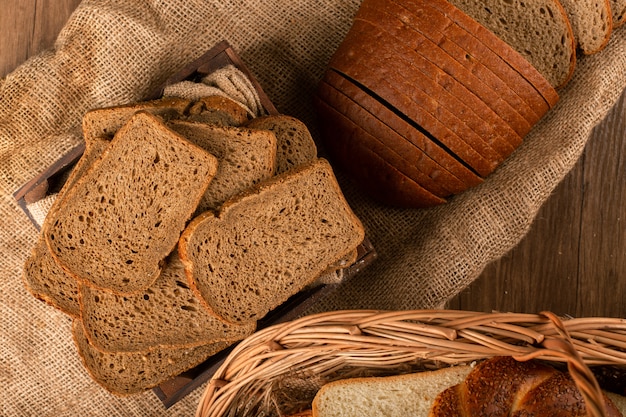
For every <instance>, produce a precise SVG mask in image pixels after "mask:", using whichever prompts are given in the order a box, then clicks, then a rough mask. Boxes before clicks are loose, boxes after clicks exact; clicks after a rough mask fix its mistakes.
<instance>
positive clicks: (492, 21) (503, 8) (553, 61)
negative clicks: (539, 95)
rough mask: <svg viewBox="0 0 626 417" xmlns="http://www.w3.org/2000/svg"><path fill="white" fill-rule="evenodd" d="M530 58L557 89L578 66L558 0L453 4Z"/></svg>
mask: <svg viewBox="0 0 626 417" xmlns="http://www.w3.org/2000/svg"><path fill="white" fill-rule="evenodd" d="M450 3H451V4H453V5H454V6H456V7H457V8H458V9H460V10H462V11H463V12H464V13H465V14H466V15H468V16H471V17H472V18H473V19H474V20H476V21H477V22H478V23H480V24H481V25H482V26H483V27H485V28H487V29H488V30H489V31H491V32H493V33H495V34H496V35H497V36H498V37H499V38H500V39H502V40H503V41H504V42H506V43H508V44H509V45H510V46H511V47H512V48H513V49H515V50H516V51H517V52H518V53H519V54H521V55H522V56H523V57H524V58H526V59H527V60H528V61H529V62H530V63H531V64H532V65H533V66H534V67H535V68H536V69H537V70H538V71H539V72H540V73H541V74H542V75H543V76H544V77H545V78H546V79H547V80H548V81H549V82H550V84H551V85H552V86H553V87H554V88H560V87H563V86H564V85H565V84H567V82H568V81H569V80H570V78H571V77H572V74H573V72H574V68H575V65H576V43H575V39H574V33H573V31H572V26H571V24H570V22H569V19H568V18H567V13H566V12H565V10H564V9H563V6H562V5H561V3H560V2H559V1H558V0H511V1H502V0H450Z"/></svg>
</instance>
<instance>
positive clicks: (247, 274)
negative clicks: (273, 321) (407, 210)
mask: <svg viewBox="0 0 626 417" xmlns="http://www.w3.org/2000/svg"><path fill="white" fill-rule="evenodd" d="M363 238H364V230H363V225H362V224H361V222H360V220H359V219H358V218H357V217H356V216H355V215H354V213H353V212H352V210H351V208H350V206H349V205H348V203H347V202H346V200H345V198H344V196H343V193H342V192H341V189H340V188H339V185H338V183H337V180H336V178H335V176H334V173H333V171H332V168H331V166H330V164H329V163H328V162H327V161H325V160H323V159H318V160H316V161H314V162H312V163H310V164H305V165H301V166H299V167H296V168H293V169H292V170H290V171H287V172H285V173H283V174H281V175H278V176H276V177H273V178H272V179H270V180H267V181H264V182H262V183H260V184H259V185H258V186H256V187H254V188H252V189H250V190H249V191H248V192H246V193H245V194H242V195H239V196H237V197H235V198H233V199H231V200H229V201H227V202H226V203H224V204H223V205H222V206H221V208H220V209H219V211H218V212H217V213H215V214H214V213H213V212H205V213H203V214H201V215H200V216H198V217H196V218H195V219H194V220H192V222H191V223H190V224H189V226H188V227H187V228H186V229H185V231H184V232H183V234H182V236H181V238H180V244H179V249H178V251H179V254H180V257H181V259H182V261H183V263H184V264H185V270H186V272H187V276H188V278H189V282H190V284H191V287H192V289H194V290H195V291H196V292H197V294H198V296H199V297H200V298H201V299H202V300H204V302H205V303H206V305H207V306H208V308H209V310H211V311H212V313H213V314H215V315H216V316H217V317H220V318H222V319H223V320H225V321H228V322H231V323H247V322H250V321H255V320H258V319H260V318H262V317H264V316H265V315H266V314H267V313H268V312H269V311H270V310H272V309H274V308H275V307H277V306H278V305H280V304H281V303H283V302H284V301H286V300H287V299H288V298H289V297H290V296H292V295H294V294H296V293H297V292H299V291H300V290H301V289H302V288H304V287H306V286H307V285H308V284H310V283H311V282H313V281H314V280H315V279H316V278H317V277H318V276H319V275H320V274H321V273H323V272H324V271H325V270H326V269H327V268H328V267H329V266H330V265H333V264H334V263H335V262H337V261H338V260H339V259H341V258H343V257H344V256H346V255H347V254H348V253H350V252H351V251H353V250H354V249H355V248H356V247H357V246H358V245H359V244H360V243H361V242H362V241H363Z"/></svg>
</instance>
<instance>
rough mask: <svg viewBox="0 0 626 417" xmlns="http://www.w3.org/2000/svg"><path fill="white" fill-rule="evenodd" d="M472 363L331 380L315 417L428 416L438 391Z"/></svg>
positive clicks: (460, 378) (315, 402) (314, 407)
mask: <svg viewBox="0 0 626 417" xmlns="http://www.w3.org/2000/svg"><path fill="white" fill-rule="evenodd" d="M470 370H471V367H470V366H467V365H463V366H453V367H448V368H442V369H439V370H436V371H427V372H417V373H411V374H405V375H396V376H388V377H361V378H351V379H342V380H338V381H335V382H330V383H328V384H325V385H323V386H322V387H321V389H320V390H319V391H318V393H317V394H316V395H315V398H314V399H313V404H312V410H313V417H361V416H370V417H390V416H398V417H400V416H411V417H427V416H428V412H429V410H430V407H431V405H432V403H433V401H434V400H435V398H436V397H437V395H438V394H439V393H440V392H441V391H443V390H445V389H446V388H448V387H451V386H453V385H456V384H458V383H460V382H461V381H463V380H464V379H465V377H466V376H467V374H468V373H469V371H470Z"/></svg>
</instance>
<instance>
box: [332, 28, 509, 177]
mask: <svg viewBox="0 0 626 417" xmlns="http://www.w3.org/2000/svg"><path fill="white" fill-rule="evenodd" d="M370 26H371V25H370ZM379 33H380V32H376V31H375V30H373V29H372V27H365V25H364V22H363V21H359V20H357V21H355V22H354V25H353V26H352V28H351V29H350V31H349V32H348V34H347V35H346V37H345V38H344V41H343V42H342V44H341V45H340V46H339V48H338V49H337V51H336V52H335V54H334V55H333V57H332V58H331V60H330V63H329V67H330V68H331V69H333V70H336V71H337V72H339V73H341V74H344V75H345V76H346V77H347V78H349V79H350V80H352V81H353V82H355V83H359V84H360V85H362V86H363V87H364V88H365V89H367V90H368V91H370V92H371V94H372V95H375V96H377V98H378V99H379V100H381V101H384V102H386V103H389V104H390V105H391V106H393V107H394V108H395V109H396V110H398V111H399V112H401V113H402V114H404V115H405V116H406V117H408V118H409V119H411V120H412V121H413V122H414V123H416V124H417V125H419V126H421V127H422V128H423V129H424V130H425V131H427V132H429V133H430V135H432V136H433V137H435V138H436V139H437V140H438V141H439V142H441V143H442V144H444V145H445V146H446V147H447V148H448V149H449V150H450V151H451V152H453V153H454V154H455V155H456V156H457V157H458V158H459V159H460V160H462V161H465V162H466V163H467V164H468V165H469V166H470V167H471V168H472V169H473V170H474V171H475V172H476V173H478V174H479V175H480V176H482V177H486V176H488V175H489V174H491V173H492V172H493V171H494V170H495V168H496V167H497V166H498V164H499V163H500V162H501V158H496V157H494V156H493V154H491V153H488V154H487V152H488V148H487V145H486V144H485V143H484V141H483V140H482V139H481V138H480V137H479V136H477V135H471V133H470V132H469V131H468V129H467V127H466V126H464V124H463V123H462V122H461V121H460V120H459V119H458V118H457V117H455V116H454V115H453V114H451V113H450V111H449V110H448V109H446V108H445V107H443V106H439V107H435V106H431V107H427V106H428V105H429V104H432V103H428V102H424V103H420V102H419V101H416V100H414V99H413V98H412V97H411V96H409V94H411V93H413V92H414V90H415V88H414V87H413V86H412V87H411V88H409V89H407V88H406V85H407V84H410V83H409V82H406V83H405V84H404V85H398V84H400V83H401V82H403V80H402V78H401V77H398V75H397V74H396V68H395V67H391V66H392V65H393V63H394V62H396V59H397V58H396V57H395V56H394V57H390V56H389V54H387V55H385V54H381V51H380V46H381V44H382V43H381V41H380V36H379ZM364 49H366V52H363V51H364ZM400 67H403V66H402V65H400ZM406 70H407V71H409V69H408V68H407V69H406ZM421 97H423V95H422V96H421Z"/></svg>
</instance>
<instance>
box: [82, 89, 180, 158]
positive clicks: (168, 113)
mask: <svg viewBox="0 0 626 417" xmlns="http://www.w3.org/2000/svg"><path fill="white" fill-rule="evenodd" d="M190 106H191V102H190V101H189V100H187V99H183V98H177V97H164V98H160V99H156V100H148V101H141V102H136V103H130V104H123V105H119V106H110V107H103V108H99V109H93V110H90V111H88V112H87V113H85V115H84V116H83V121H82V127H83V137H84V138H85V142H86V144H87V146H89V143H90V142H91V141H92V140H93V139H94V138H104V139H112V138H113V135H115V132H117V131H118V130H119V129H120V128H121V127H122V126H123V125H125V124H126V122H127V121H128V120H129V119H130V118H131V116H132V115H133V114H135V113H137V112H138V111H145V112H148V113H151V114H154V115H155V116H159V117H160V118H162V119H163V120H169V119H173V118H174V119H177V118H181V117H183V116H184V115H185V113H186V111H187V109H188V108H189V107H190Z"/></svg>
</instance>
